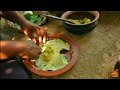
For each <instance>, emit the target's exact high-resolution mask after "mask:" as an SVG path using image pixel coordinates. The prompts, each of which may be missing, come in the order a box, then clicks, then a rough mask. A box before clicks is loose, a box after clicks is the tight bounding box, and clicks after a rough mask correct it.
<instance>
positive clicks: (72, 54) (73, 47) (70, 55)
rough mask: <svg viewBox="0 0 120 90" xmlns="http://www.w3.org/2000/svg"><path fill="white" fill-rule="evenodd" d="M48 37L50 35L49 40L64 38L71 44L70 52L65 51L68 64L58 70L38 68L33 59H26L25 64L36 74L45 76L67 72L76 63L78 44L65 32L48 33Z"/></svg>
mask: <svg viewBox="0 0 120 90" xmlns="http://www.w3.org/2000/svg"><path fill="white" fill-rule="evenodd" d="M48 37H49V40H51V39H56V38H59V39H62V40H64V41H66V42H68V43H69V44H70V45H71V49H70V50H69V51H68V52H64V53H65V54H66V56H67V59H68V64H67V65H66V66H65V67H63V68H61V69H59V70H56V71H43V70H39V69H37V68H36V67H35V66H34V65H33V63H32V62H31V60H24V61H23V62H24V64H25V66H26V67H27V68H28V69H29V70H30V71H31V72H33V73H34V74H37V75H40V76H45V77H52V76H57V75H60V74H63V73H65V72H67V71H68V70H70V69H71V68H72V67H73V66H74V65H75V63H76V61H77V59H78V46H77V44H76V43H75V42H74V41H73V40H72V39H70V38H69V37H67V36H65V35H63V34H52V35H48Z"/></svg>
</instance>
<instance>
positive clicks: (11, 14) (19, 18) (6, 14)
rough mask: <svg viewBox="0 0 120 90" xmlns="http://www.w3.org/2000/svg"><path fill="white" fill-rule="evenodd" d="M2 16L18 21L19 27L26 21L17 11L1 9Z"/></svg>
mask: <svg viewBox="0 0 120 90" xmlns="http://www.w3.org/2000/svg"><path fill="white" fill-rule="evenodd" d="M2 17H3V18H5V19H8V20H10V21H12V22H16V23H18V24H19V25H20V26H21V27H24V25H25V24H27V23H28V20H26V19H25V18H24V17H23V16H22V15H21V14H20V13H19V12H18V11H2Z"/></svg>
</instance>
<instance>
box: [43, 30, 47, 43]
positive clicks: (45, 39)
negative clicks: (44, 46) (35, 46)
mask: <svg viewBox="0 0 120 90" xmlns="http://www.w3.org/2000/svg"><path fill="white" fill-rule="evenodd" d="M46 41H47V32H45V34H44V35H43V43H45V42H46Z"/></svg>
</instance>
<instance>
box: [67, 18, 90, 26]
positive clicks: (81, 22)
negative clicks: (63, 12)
mask: <svg viewBox="0 0 120 90" xmlns="http://www.w3.org/2000/svg"><path fill="white" fill-rule="evenodd" d="M68 20H69V21H70V22H73V23H74V24H76V25H80V24H87V23H90V22H91V19H88V18H84V19H83V20H82V19H80V20H77V19H68Z"/></svg>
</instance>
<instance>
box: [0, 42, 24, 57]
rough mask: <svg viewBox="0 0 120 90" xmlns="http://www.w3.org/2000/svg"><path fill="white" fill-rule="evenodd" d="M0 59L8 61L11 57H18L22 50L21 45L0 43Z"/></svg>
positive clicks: (17, 43) (18, 43)
mask: <svg viewBox="0 0 120 90" xmlns="http://www.w3.org/2000/svg"><path fill="white" fill-rule="evenodd" d="M0 43H1V44H0V48H1V49H0V59H8V58H9V57H11V56H18V52H20V50H22V46H23V45H22V44H21V43H20V42H18V41H0Z"/></svg>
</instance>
